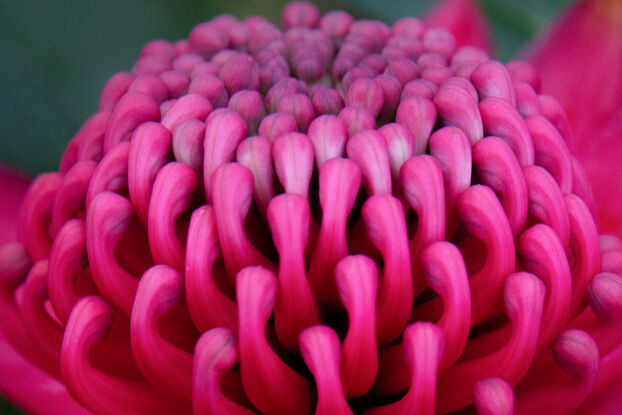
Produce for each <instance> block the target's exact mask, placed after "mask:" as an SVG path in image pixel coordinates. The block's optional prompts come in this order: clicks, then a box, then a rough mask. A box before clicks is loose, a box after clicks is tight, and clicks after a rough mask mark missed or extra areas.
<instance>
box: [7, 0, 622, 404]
mask: <svg viewBox="0 0 622 415" xmlns="http://www.w3.org/2000/svg"><path fill="white" fill-rule="evenodd" d="M457 45H458V43H457V42H456V40H455V39H454V36H453V35H452V34H451V33H450V32H449V31H448V30H446V29H443V28H440V27H435V26H431V25H428V24H426V23H424V22H423V21H421V20H418V19H416V18H403V19H401V20H398V21H397V22H395V23H394V24H393V25H392V26H388V25H386V24H384V23H382V22H380V21H373V20H360V21H355V20H354V19H353V18H352V17H351V16H350V15H349V14H347V13H345V12H341V11H331V12H328V13H326V14H323V15H321V14H320V12H319V11H318V9H317V8H316V7H315V6H313V5H311V4H310V3H305V2H293V3H290V4H288V5H287V6H286V7H285V8H284V10H283V13H282V29H279V28H277V27H276V26H274V25H273V24H272V23H270V22H269V21H267V20H266V19H264V18H262V17H259V16H250V17H247V18H245V19H244V20H239V19H238V18H235V17H233V16H229V15H223V16H218V17H215V18H213V19H212V20H210V21H207V22H204V23H200V24H199V25H197V26H196V27H195V28H194V29H192V31H191V32H190V34H189V37H188V39H184V40H180V41H177V42H174V43H171V42H168V41H164V40H157V41H153V42H150V43H148V44H147V45H145V46H144V47H143V49H142V50H141V51H140V53H139V55H138V59H137V61H136V63H135V65H134V67H133V68H132V70H131V72H120V73H117V74H116V75H114V76H113V77H112V78H110V80H109V81H108V82H107V83H106V85H105V87H104V89H103V91H102V94H101V99H100V104H99V109H98V111H97V113H96V114H94V115H93V116H92V117H91V118H89V119H88V120H87V121H86V123H85V124H84V125H83V126H82V128H81V129H80V130H79V132H78V133H77V134H76V135H75V136H74V137H73V139H72V140H71V141H70V143H69V144H68V146H67V149H66V151H65V154H64V156H63V158H62V161H61V163H60V167H59V170H58V171H57V172H53V173H46V174H43V175H41V176H39V177H38V178H37V179H36V180H35V181H34V182H33V184H32V185H31V187H30V189H29V190H28V192H27V194H26V197H25V199H24V202H23V206H22V208H21V211H20V219H19V223H18V242H15V243H10V244H7V245H5V246H4V247H3V248H2V249H1V250H0V277H1V286H0V288H1V289H2V295H3V296H4V297H5V302H4V303H3V311H4V316H5V317H4V318H3V319H2V321H0V324H1V325H2V327H3V329H4V331H5V333H6V334H7V336H8V337H9V340H10V341H11V342H12V343H13V344H14V345H16V347H18V348H19V350H20V351H21V352H22V353H23V354H24V355H25V356H26V357H28V358H29V359H30V360H31V361H32V362H34V363H35V364H37V365H38V366H39V367H40V368H41V369H42V370H44V371H45V372H47V373H48V374H49V375H50V376H52V377H54V378H56V379H58V380H59V381H61V382H62V384H63V385H64V387H66V388H67V391H68V392H69V393H70V394H71V396H72V397H73V398H75V400H76V401H77V402H78V403H79V404H80V405H82V406H83V407H84V408H86V409H88V410H89V411H92V412H94V413H98V414H142V413H149V414H160V413H161V414H170V413H171V412H182V413H193V412H194V413H197V414H199V413H206V414H222V413H228V414H250V413H266V414H308V413H313V412H315V413H317V414H342V413H343V414H347V413H363V412H364V413H367V414H395V413H426V414H428V413H429V414H431V413H450V412H453V411H456V410H459V409H461V408H467V407H470V408H471V409H473V408H474V409H475V410H477V411H478V412H479V413H483V414H484V413H485V414H507V413H511V412H512V410H513V409H515V410H516V411H517V412H518V413H536V412H539V411H545V410H546V411H549V412H551V413H570V412H572V411H573V410H575V409H576V408H577V407H578V406H579V405H580V404H581V403H582V402H583V401H584V400H585V399H586V398H587V396H588V394H589V393H590V392H591V391H593V390H594V391H598V390H600V389H603V388H605V387H606V386H607V385H608V384H609V383H610V381H611V380H612V379H614V378H615V377H616V374H617V371H616V370H615V369H617V368H618V367H620V364H619V361H620V358H619V357H618V356H617V355H618V354H619V350H618V349H619V348H620V347H621V346H620V344H622V343H620V342H621V341H622V335H621V334H620V333H621V332H620V330H619V327H620V326H619V324H620V318H621V316H622V314H621V313H620V310H621V308H620V304H622V303H621V300H622V292H621V291H620V290H621V287H622V279H621V277H620V275H619V274H618V273H619V272H620V270H622V268H621V267H620V261H619V257H620V255H622V244H621V243H620V242H619V240H618V239H617V238H615V237H612V236H602V237H600V238H599V234H598V232H597V228H596V224H595V219H594V215H595V206H594V199H593V196H592V193H591V188H590V184H589V182H588V181H587V179H586V175H585V173H584V171H583V170H582V167H581V166H580V164H579V162H578V161H577V160H576V159H575V158H574V157H573V156H572V155H571V153H570V152H569V150H568V148H567V146H566V143H565V140H564V139H565V137H564V134H565V133H566V131H567V124H568V120H567V119H566V118H565V114H564V112H563V111H561V110H560V106H559V104H557V102H556V101H555V100H554V99H553V98H551V97H550V96H545V95H542V94H541V93H540V91H541V89H540V88H541V82H540V79H539V78H538V76H537V74H536V72H535V71H534V69H533V68H532V67H531V66H530V65H528V64H527V63H524V62H518V61H516V62H511V63H508V64H503V63H501V62H498V61H495V60H493V59H491V58H490V57H489V56H488V54H487V52H486V51H485V50H483V49H480V48H478V47H474V46H457ZM607 359H609V362H610V363H608V365H606V366H605V369H603V362H605V361H607ZM616 359H617V360H616ZM599 388H600V389H599Z"/></svg>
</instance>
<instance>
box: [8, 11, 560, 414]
mask: <svg viewBox="0 0 622 415" xmlns="http://www.w3.org/2000/svg"><path fill="white" fill-rule="evenodd" d="M570 2H571V0H546V1H544V0H481V4H482V6H483V8H484V10H485V12H486V14H487V16H488V18H489V22H490V24H491V27H492V29H493V32H494V36H495V39H496V49H497V57H498V58H499V59H501V60H508V59H511V58H512V57H513V56H514V55H516V54H517V53H518V52H519V51H520V50H521V49H522V48H523V47H524V46H525V45H526V44H527V43H528V42H529V40H530V39H531V38H533V36H534V35H535V34H536V33H537V32H538V31H539V30H541V29H543V28H545V27H546V26H547V24H548V23H549V22H550V21H551V19H552V18H553V17H554V16H555V15H556V14H557V13H558V12H559V11H560V9H562V8H563V7H564V6H566V5H567V4H569V3H570ZM285 3H286V1H284V0H268V1H260V2H257V1H251V0H228V1H210V0H203V1H199V0H179V1H172V0H107V1H99V0H58V1H49V0H0V56H1V57H2V58H1V63H0V129H1V134H0V163H2V164H5V165H9V166H12V167H14V168H16V169H19V170H21V171H23V172H25V173H26V174H28V175H35V174H37V173H40V172H42V171H48V170H56V168H57V166H58V162H59V160H60V157H61V155H62V152H63V149H64V147H65V146H66V144H67V142H68V141H69V139H70V138H71V137H72V136H73V134H74V133H75V132H76V131H77V129H78V128H79V126H80V125H81V124H82V122H84V120H85V119H86V118H87V117H88V116H89V115H91V114H92V113H93V112H94V111H95V110H96V109H97V104H98V101H99V93H100V91H101V88H102V87H103V85H104V83H105V82H106V80H107V79H108V78H109V77H110V76H111V75H112V74H114V73H115V72H118V71H121V70H129V69H131V67H132V65H133V62H134V60H135V58H136V55H137V53H138V51H139V50H140V48H141V46H142V45H143V44H145V43H146V42H147V41H149V40H153V39H157V38H164V39H168V40H176V39H179V38H183V37H187V35H188V33H189V31H190V29H191V28H192V27H193V26H194V25H195V24H196V23H198V22H201V21H203V20H208V19H209V18H211V17H212V16H214V15H217V14H221V13H231V14H233V15H236V16H239V17H244V16H247V15H250V14H261V15H264V16H267V17H268V18H270V19H271V20H272V21H273V22H275V23H277V24H278V23H279V21H280V10H281V8H282V7H283V5H284V4H285ZM315 3H316V4H317V5H318V7H319V8H320V10H321V11H322V12H325V11H328V10H331V9H343V10H347V11H348V12H350V13H351V14H352V15H353V16H355V17H356V18H375V19H380V20H383V21H385V22H387V23H392V22H393V21H395V20H396V19H398V18H401V17H404V16H409V15H412V16H418V15H422V14H423V13H425V11H426V10H427V9H428V8H429V7H430V4H431V3H432V1H431V0H383V1H377V0H338V1H328V0H317V1H315ZM0 376H2V374H0ZM0 413H4V414H16V413H19V412H18V411H16V410H15V409H14V408H12V407H11V406H10V405H9V404H8V403H6V402H2V401H1V399H0Z"/></svg>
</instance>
